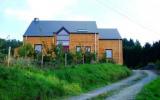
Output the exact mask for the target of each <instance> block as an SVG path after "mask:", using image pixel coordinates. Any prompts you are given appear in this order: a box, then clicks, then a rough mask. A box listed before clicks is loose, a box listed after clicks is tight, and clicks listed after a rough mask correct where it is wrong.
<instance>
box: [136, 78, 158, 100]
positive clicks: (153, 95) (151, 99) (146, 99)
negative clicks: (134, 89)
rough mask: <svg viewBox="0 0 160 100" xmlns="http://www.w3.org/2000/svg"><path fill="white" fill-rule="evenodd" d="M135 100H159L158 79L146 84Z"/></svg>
mask: <svg viewBox="0 0 160 100" xmlns="http://www.w3.org/2000/svg"><path fill="white" fill-rule="evenodd" d="M136 100H160V77H158V78H157V79H156V80H154V81H152V82H151V83H149V84H147V85H146V86H145V87H144V88H143V89H142V91H141V92H140V93H139V94H138V96H137V97H136Z"/></svg>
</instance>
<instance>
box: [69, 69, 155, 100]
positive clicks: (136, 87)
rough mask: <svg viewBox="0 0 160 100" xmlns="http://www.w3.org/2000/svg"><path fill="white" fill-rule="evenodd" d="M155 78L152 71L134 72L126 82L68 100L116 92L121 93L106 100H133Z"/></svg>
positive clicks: (85, 99) (80, 99)
mask: <svg viewBox="0 0 160 100" xmlns="http://www.w3.org/2000/svg"><path fill="white" fill-rule="evenodd" d="M155 78H156V74H154V73H153V72H151V71H147V70H133V75H132V76H130V77H128V78H126V79H124V80H121V81H119V82H116V83H113V84H111V85H107V86H105V87H102V88H99V89H96V90H93V91H90V92H88V93H84V94H81V95H80V96H73V97H71V98H68V99H67V100H88V99H92V98H93V97H97V96H98V95H100V94H103V93H106V92H110V91H114V90H119V92H118V93H117V92H116V94H113V95H111V96H109V97H108V98H106V100H131V99H134V97H135V95H136V94H137V93H138V92H139V91H140V90H141V88H142V87H143V86H144V85H145V84H147V83H149V82H150V81H151V80H153V79H155ZM137 79H139V80H138V82H136V83H135V81H134V80H137ZM133 82H134V83H133ZM126 85H128V87H126ZM124 86H125V87H124ZM122 87H124V88H122Z"/></svg>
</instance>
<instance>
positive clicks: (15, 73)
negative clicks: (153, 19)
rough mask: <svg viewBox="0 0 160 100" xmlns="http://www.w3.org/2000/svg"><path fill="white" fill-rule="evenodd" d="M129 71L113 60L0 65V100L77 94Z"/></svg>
mask: <svg viewBox="0 0 160 100" xmlns="http://www.w3.org/2000/svg"><path fill="white" fill-rule="evenodd" d="M129 74H130V70H129V69H127V68H126V67H122V66H120V65H113V64H94V65H93V64H84V65H78V66H74V68H73V67H72V68H71V67H70V68H64V69H56V70H53V69H52V70H50V69H38V68H35V67H15V66H14V67H5V66H2V65H0V100H35V99H38V100H46V99H47V100H48V99H53V98H61V97H65V96H69V95H78V94H80V93H82V92H85V91H87V90H91V89H94V88H96V87H100V86H103V85H106V84H109V83H112V82H114V81H117V80H119V79H122V78H124V77H127V76H128V75H129Z"/></svg>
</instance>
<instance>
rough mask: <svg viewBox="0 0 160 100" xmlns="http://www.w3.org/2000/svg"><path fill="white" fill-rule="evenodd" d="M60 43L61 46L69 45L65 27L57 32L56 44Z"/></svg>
mask: <svg viewBox="0 0 160 100" xmlns="http://www.w3.org/2000/svg"><path fill="white" fill-rule="evenodd" d="M58 44H62V46H69V33H68V32H67V31H66V29H65V28H62V29H60V31H59V32H58V33H57V45H58Z"/></svg>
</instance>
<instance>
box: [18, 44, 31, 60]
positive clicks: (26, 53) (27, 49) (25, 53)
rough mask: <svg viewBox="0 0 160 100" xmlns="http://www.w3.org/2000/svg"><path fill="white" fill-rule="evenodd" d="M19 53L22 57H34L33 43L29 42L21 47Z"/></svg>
mask: <svg viewBox="0 0 160 100" xmlns="http://www.w3.org/2000/svg"><path fill="white" fill-rule="evenodd" d="M18 54H19V56H20V57H33V55H34V49H33V47H32V45H31V44H29V43H27V44H24V45H22V46H21V47H20V48H19V50H18Z"/></svg>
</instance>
